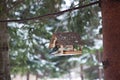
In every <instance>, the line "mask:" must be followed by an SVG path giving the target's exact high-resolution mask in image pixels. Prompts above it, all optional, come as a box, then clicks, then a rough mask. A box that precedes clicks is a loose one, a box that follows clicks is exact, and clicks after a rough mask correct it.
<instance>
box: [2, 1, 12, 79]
mask: <svg viewBox="0 0 120 80" xmlns="http://www.w3.org/2000/svg"><path fill="white" fill-rule="evenodd" d="M4 11H6V7H5V0H2V1H0V19H1V20H2V19H6V14H5V13H4ZM8 38H9V36H8V30H7V23H1V22H0V80H10V72H9V67H10V64H9V54H8Z"/></svg>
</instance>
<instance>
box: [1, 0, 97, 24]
mask: <svg viewBox="0 0 120 80" xmlns="http://www.w3.org/2000/svg"><path fill="white" fill-rule="evenodd" d="M98 3H99V1H96V2H92V3H89V4H86V5H82V6H79V7H74V8H70V9H67V10H64V11H59V12H55V13H49V14H45V15H41V16H37V17H32V18H25V19H10V20H0V22H21V21H30V20H40V19H41V18H43V17H49V16H53V15H61V14H63V13H65V12H69V11H73V10H77V9H82V8H85V7H88V6H91V5H95V4H98Z"/></svg>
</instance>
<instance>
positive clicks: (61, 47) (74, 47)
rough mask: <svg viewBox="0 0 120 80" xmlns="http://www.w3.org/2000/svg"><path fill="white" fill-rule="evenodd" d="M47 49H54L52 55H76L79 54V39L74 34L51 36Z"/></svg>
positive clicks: (77, 35)
mask: <svg viewBox="0 0 120 80" xmlns="http://www.w3.org/2000/svg"><path fill="white" fill-rule="evenodd" d="M49 48H51V49H55V48H56V49H55V52H56V53H54V55H56V56H62V55H63V56H64V55H77V54H81V52H82V51H81V39H80V36H79V34H77V33H74V32H63V33H62V32H61V33H54V34H53V35H52V38H51V41H50V45H49Z"/></svg>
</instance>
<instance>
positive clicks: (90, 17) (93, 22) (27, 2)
mask: <svg viewBox="0 0 120 80" xmlns="http://www.w3.org/2000/svg"><path fill="white" fill-rule="evenodd" d="M2 1H3V2H4V0H2ZM2 1H0V3H2ZM6 1H7V7H8V8H9V10H8V11H7V13H6V14H7V19H26V18H31V17H36V16H40V15H44V14H49V13H54V12H59V11H63V10H66V9H69V8H73V7H78V6H82V5H85V4H89V3H91V2H95V1H97V0H6ZM0 10H2V8H0ZM7 26H8V30H9V34H10V41H9V46H10V49H9V53H10V66H11V67H10V69H11V70H10V72H11V76H12V78H14V77H16V76H17V75H18V74H19V75H24V76H26V80H29V78H30V77H29V75H30V74H32V75H34V76H36V80H38V79H41V80H42V79H43V80H47V78H62V77H63V76H64V75H66V74H68V79H69V80H72V75H78V76H77V77H80V78H81V80H102V78H103V73H102V64H101V56H102V27H101V12H100V8H99V5H98V4H96V5H93V6H89V7H85V8H82V9H78V10H74V11H70V12H66V13H64V14H58V15H54V16H50V17H44V18H41V19H40V20H30V21H20V22H9V23H8V24H7ZM66 31H69V32H77V33H79V34H80V35H81V39H82V42H83V45H82V55H75V56H51V55H50V54H49V50H50V49H49V48H48V45H49V43H50V39H51V36H52V34H53V33H54V32H66ZM77 77H76V78H77ZM65 80H67V79H65Z"/></svg>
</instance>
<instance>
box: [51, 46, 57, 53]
mask: <svg viewBox="0 0 120 80" xmlns="http://www.w3.org/2000/svg"><path fill="white" fill-rule="evenodd" d="M58 49H59V48H58V47H57V46H55V47H54V48H52V49H51V50H50V52H49V54H57V53H58Z"/></svg>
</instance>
